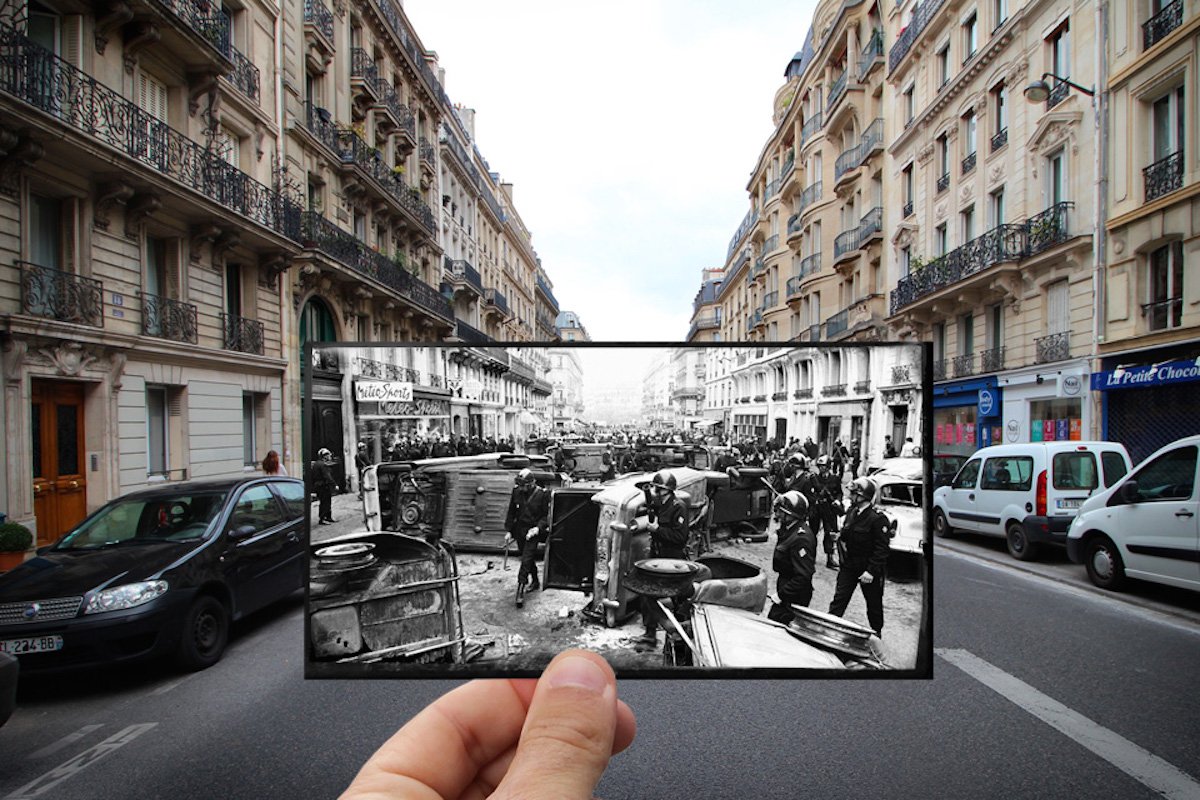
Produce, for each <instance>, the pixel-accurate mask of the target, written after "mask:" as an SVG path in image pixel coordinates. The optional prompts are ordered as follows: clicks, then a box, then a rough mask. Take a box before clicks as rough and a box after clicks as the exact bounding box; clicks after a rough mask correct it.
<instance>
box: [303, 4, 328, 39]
mask: <svg viewBox="0 0 1200 800" xmlns="http://www.w3.org/2000/svg"><path fill="white" fill-rule="evenodd" d="M304 23H305V24H306V25H312V26H313V27H314V28H316V29H317V30H318V31H320V32H321V35H322V36H324V37H325V38H326V39H327V40H329V41H330V42H333V12H331V11H330V10H329V9H328V8H326V7H325V4H324V3H322V2H321V0H304Z"/></svg>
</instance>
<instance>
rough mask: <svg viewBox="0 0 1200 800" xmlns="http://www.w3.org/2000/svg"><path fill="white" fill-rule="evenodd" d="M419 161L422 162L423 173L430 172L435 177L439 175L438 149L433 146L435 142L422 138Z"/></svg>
mask: <svg viewBox="0 0 1200 800" xmlns="http://www.w3.org/2000/svg"><path fill="white" fill-rule="evenodd" d="M418 153H419V154H420V155H419V159H420V162H421V171H422V172H429V173H432V174H433V175H436V174H437V148H436V147H434V146H433V142H431V141H429V140H428V139H426V138H425V137H424V136H422V137H421V141H420V146H419V147H418Z"/></svg>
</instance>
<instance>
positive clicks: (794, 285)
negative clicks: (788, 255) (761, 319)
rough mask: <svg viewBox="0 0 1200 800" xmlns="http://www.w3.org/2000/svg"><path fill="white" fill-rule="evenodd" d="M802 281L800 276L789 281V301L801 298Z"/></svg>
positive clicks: (794, 276)
mask: <svg viewBox="0 0 1200 800" xmlns="http://www.w3.org/2000/svg"><path fill="white" fill-rule="evenodd" d="M800 280H801V277H800V276H799V275H793V276H792V277H790V278H788V279H787V299H788V300H792V299H794V298H798V297H799V296H800Z"/></svg>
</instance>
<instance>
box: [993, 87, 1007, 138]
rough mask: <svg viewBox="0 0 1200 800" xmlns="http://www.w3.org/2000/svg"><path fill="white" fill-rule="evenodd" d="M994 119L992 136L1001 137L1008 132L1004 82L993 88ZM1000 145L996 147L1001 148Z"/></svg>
mask: <svg viewBox="0 0 1200 800" xmlns="http://www.w3.org/2000/svg"><path fill="white" fill-rule="evenodd" d="M991 95H992V119H993V120H995V122H994V124H993V125H992V136H999V135H1000V134H1001V132H1007V131H1008V103H1007V98H1006V96H1005V87H1004V82H1003V81H1001V82H1000V83H998V84H996V85H995V86H994V87H993V88H992V92H991ZM999 146H1000V145H996V147H999Z"/></svg>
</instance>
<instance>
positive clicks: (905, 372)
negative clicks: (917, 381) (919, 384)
mask: <svg viewBox="0 0 1200 800" xmlns="http://www.w3.org/2000/svg"><path fill="white" fill-rule="evenodd" d="M912 373H913V369H912V365H911V364H893V365H892V386H904V385H906V384H909V383H912V382H913V379H912Z"/></svg>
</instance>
